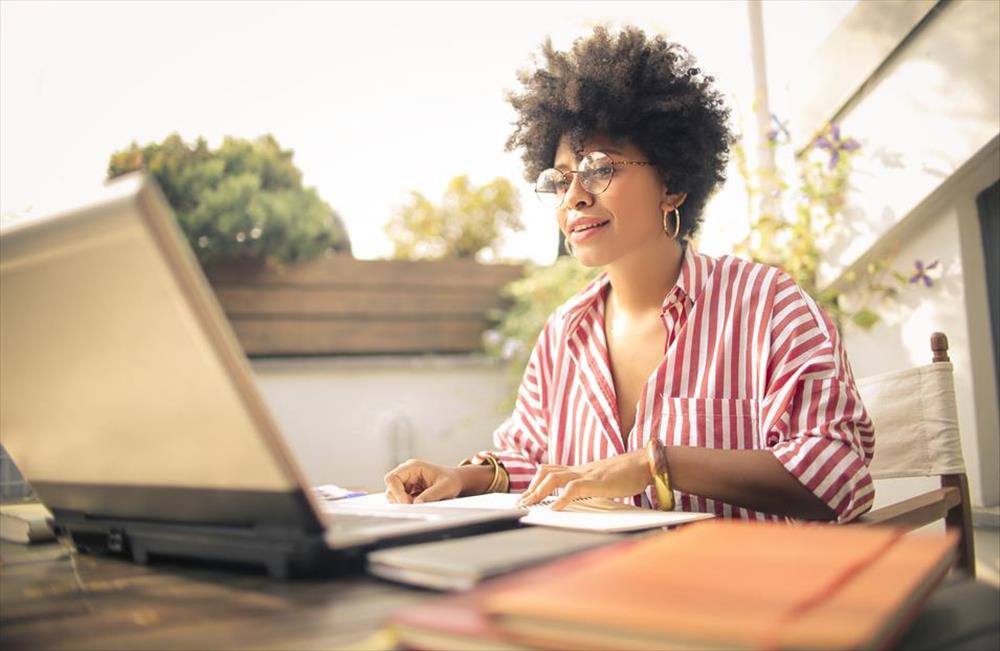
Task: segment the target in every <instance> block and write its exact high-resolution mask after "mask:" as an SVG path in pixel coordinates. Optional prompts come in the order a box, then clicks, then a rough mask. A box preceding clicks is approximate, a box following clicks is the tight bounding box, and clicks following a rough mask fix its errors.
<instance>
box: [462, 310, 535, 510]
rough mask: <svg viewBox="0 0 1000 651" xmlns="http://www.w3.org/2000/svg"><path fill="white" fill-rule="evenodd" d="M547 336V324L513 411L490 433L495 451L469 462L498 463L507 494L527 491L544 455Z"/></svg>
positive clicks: (481, 453)
mask: <svg viewBox="0 0 1000 651" xmlns="http://www.w3.org/2000/svg"><path fill="white" fill-rule="evenodd" d="M550 323H551V320H550ZM549 335H550V324H547V325H546V327H545V329H544V330H543V331H542V333H541V334H540V335H539V337H538V341H537V342H536V343H535V347H534V348H533V349H532V351H531V355H530V356H529V358H528V364H527V366H526V367H525V369H524V375H523V377H522V379H521V385H520V387H519V388H518V392H517V400H516V401H515V404H514V411H513V413H512V414H511V416H510V418H508V419H507V420H506V421H504V422H503V424H502V425H500V427H498V428H497V429H496V430H495V431H494V432H493V445H494V448H495V449H494V450H484V451H482V452H479V453H478V454H476V455H475V456H474V457H473V458H472V461H473V463H482V462H483V461H485V457H486V456H492V457H493V458H494V459H496V460H497V461H499V462H500V463H501V464H502V465H503V467H504V469H505V470H506V471H507V475H508V477H509V478H510V488H509V490H510V491H511V492H522V491H524V490H525V489H527V488H528V485H529V484H530V483H531V479H532V477H534V476H535V471H536V470H537V469H538V466H539V464H541V463H542V462H543V460H544V459H545V457H546V455H547V454H548V445H549V430H548V394H549V391H550V390H551V387H550V384H549V370H550V368H551V365H550V356H549V351H550V348H549V339H550V336H549Z"/></svg>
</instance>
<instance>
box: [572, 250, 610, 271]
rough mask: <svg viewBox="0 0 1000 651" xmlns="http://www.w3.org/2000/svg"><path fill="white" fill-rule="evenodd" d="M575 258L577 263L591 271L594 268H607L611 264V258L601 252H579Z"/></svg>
mask: <svg viewBox="0 0 1000 651" xmlns="http://www.w3.org/2000/svg"><path fill="white" fill-rule="evenodd" d="M575 257H576V261H577V262H579V263H580V264H582V265H583V266H584V267H589V268H591V269H593V268H594V267H606V266H607V265H608V263H609V262H611V258H610V257H609V256H608V255H606V254H602V253H600V252H599V251H577V252H576V256H575Z"/></svg>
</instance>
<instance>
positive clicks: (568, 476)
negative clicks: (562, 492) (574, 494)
mask: <svg viewBox="0 0 1000 651" xmlns="http://www.w3.org/2000/svg"><path fill="white" fill-rule="evenodd" d="M576 477H577V474H576V473H575V472H570V471H566V470H562V471H555V472H551V473H549V475H548V476H547V477H546V478H545V479H543V480H542V483H540V484H539V485H538V487H537V488H535V490H533V491H532V492H531V494H530V495H525V496H523V497H522V498H521V503H522V504H524V505H525V506H531V505H533V504H538V503H539V502H541V501H542V500H544V499H545V498H546V497H548V496H549V495H551V494H552V493H553V492H555V490H556V489H557V488H559V487H561V486H565V485H566V484H568V483H569V482H571V481H572V480H573V479H575V478H576Z"/></svg>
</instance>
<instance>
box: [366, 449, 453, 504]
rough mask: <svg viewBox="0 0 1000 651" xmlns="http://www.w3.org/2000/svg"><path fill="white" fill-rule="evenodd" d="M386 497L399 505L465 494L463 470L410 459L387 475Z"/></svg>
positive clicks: (433, 500) (434, 500) (445, 498)
mask: <svg viewBox="0 0 1000 651" xmlns="http://www.w3.org/2000/svg"><path fill="white" fill-rule="evenodd" d="M385 487H386V488H385V497H386V499H387V500H389V501H390V502H393V503H396V504H420V503H422V502H436V501H438V500H447V499H451V498H453V497H458V496H459V494H461V493H462V491H463V488H464V486H463V484H462V473H461V470H460V469H459V468H456V467H452V466H439V465H437V464H433V463H427V462H426V461H419V460H417V459H410V460H409V461H404V462H403V463H401V464H399V465H398V466H396V467H395V468H394V469H392V470H391V471H390V472H388V473H386V475H385Z"/></svg>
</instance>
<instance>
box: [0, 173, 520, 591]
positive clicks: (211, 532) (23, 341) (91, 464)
mask: <svg viewBox="0 0 1000 651" xmlns="http://www.w3.org/2000/svg"><path fill="white" fill-rule="evenodd" d="M0 392H2V396H0V397H2V399H0V441H2V443H3V445H4V447H5V448H6V449H7V451H8V453H9V454H10V456H11V457H12V458H13V460H14V462H15V463H16V464H17V466H18V468H19V469H20V470H21V472H22V474H24V476H25V478H26V479H27V480H28V482H29V483H30V484H31V486H32V488H33V489H34V491H35V493H36V494H37V495H38V497H39V498H40V500H41V501H42V502H43V503H44V504H45V505H46V506H47V507H48V508H49V509H50V510H51V511H52V513H53V515H54V518H55V522H56V524H57V525H58V526H61V527H62V528H64V529H65V530H66V531H67V532H68V533H69V534H70V536H71V538H72V540H73V542H74V544H75V545H76V546H77V547H78V548H79V549H81V550H84V551H95V552H112V553H120V554H123V555H127V556H129V557H131V558H132V559H133V560H135V561H139V562H146V561H148V560H149V559H150V557H151V556H161V555H162V556H171V557H184V558H195V559H203V560H209V561H230V562H238V563H249V564H257V565H262V566H264V567H266V568H267V569H268V571H269V572H270V573H271V574H273V575H275V576H287V575H289V574H297V573H301V572H305V573H312V572H315V571H317V570H320V569H323V570H325V569H337V568H340V567H349V566H357V565H358V564H359V563H363V558H364V554H365V553H366V552H368V551H369V550H372V549H376V548H379V547H385V546H389V545H395V544H407V543H412V542H419V541H426V540H435V539H440V538H447V537H452V536H457V535H466V534H472V533H481V532H486V531H494V530H498V529H502V528H510V527H514V526H516V524H517V520H518V518H520V517H521V516H522V515H523V514H522V513H520V512H517V511H499V510H492V509H491V510H486V509H484V510H479V509H431V508H427V509H421V508H420V507H417V506H411V507H407V508H400V509H398V511H386V510H379V511H377V512H373V513H365V512H364V511H363V510H361V511H359V510H358V509H338V508H337V505H336V503H332V504H331V503H325V502H324V500H323V499H322V498H321V496H320V495H319V493H317V492H316V491H314V490H313V489H312V488H311V487H310V486H309V485H308V483H307V482H306V480H305V477H304V474H303V472H302V471H301V469H300V468H299V466H298V464H297V463H296V460H295V458H294V456H293V454H292V451H291V449H290V448H289V446H288V445H287V443H286V440H285V438H284V437H283V436H282V434H281V432H280V431H279V428H278V426H277V424H276V422H275V420H274V419H273V418H272V416H271V414H270V413H269V412H268V409H267V407H266V405H265V403H264V401H263V399H262V397H261V394H260V392H259V391H258V388H257V386H256V384H255V382H254V377H253V373H252V371H251V368H250V365H249V363H248V361H247V359H246V356H245V355H244V353H243V351H242V348H241V347H240V345H239V343H238V342H237V340H236V337H235V335H234V334H233V331H232V328H231V327H230V325H229V322H228V321H227V319H226V317H225V315H224V314H223V312H222V309H221V308H220V306H219V304H218V303H217V301H216V299H215V296H214V294H213V292H212V290H211V288H210V287H209V285H208V282H207V281H206V279H205V277H204V275H203V273H202V271H201V268H200V266H199V265H198V263H197V261H196V259H195V257H194V255H193V253H192V251H191V250H190V248H189V246H188V244H187V242H186V240H185V239H184V237H183V235H182V233H181V232H180V229H179V227H178V225H177V224H176V222H175V220H174V218H173V214H172V211H171V210H170V207H169V205H168V204H167V202H166V200H165V199H164V197H163V195H162V193H161V191H160V189H159V188H158V187H157V185H156V183H155V181H153V180H152V179H151V178H150V177H148V176H147V175H144V174H142V173H137V174H133V175H129V176H127V177H122V178H121V179H119V180H117V181H115V182H113V183H111V184H109V185H108V186H107V188H106V189H105V191H104V194H103V195H102V196H101V197H100V198H99V199H98V200H96V201H94V202H92V203H90V204H88V205H84V206H80V207H78V208H75V209H73V210H69V211H66V212H62V213H58V214H55V215H52V216H50V217H47V218H42V219H38V220H35V221H32V222H27V223H22V224H16V225H14V226H13V227H10V228H7V229H5V230H3V231H0ZM331 399H333V400H335V399H336V396H331ZM344 408H348V409H349V408H350V406H349V405H344ZM331 425H335V424H334V423H331ZM345 435H346V434H345ZM330 480H331V481H335V480H336V478H330Z"/></svg>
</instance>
